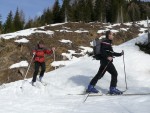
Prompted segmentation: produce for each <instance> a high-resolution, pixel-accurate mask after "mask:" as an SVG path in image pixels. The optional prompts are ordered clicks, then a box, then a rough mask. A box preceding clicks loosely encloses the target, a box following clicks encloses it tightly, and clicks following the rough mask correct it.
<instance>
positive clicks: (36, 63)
mask: <svg viewBox="0 0 150 113" xmlns="http://www.w3.org/2000/svg"><path fill="white" fill-rule="evenodd" d="M40 67H41V72H40V77H43V76H44V72H45V62H42V63H40V62H34V74H33V79H32V82H36V78H37V75H38V72H39V68H40Z"/></svg>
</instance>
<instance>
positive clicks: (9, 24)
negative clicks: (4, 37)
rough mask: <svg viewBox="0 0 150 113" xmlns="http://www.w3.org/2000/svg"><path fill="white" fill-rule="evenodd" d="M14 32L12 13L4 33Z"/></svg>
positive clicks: (5, 25) (5, 24) (9, 15)
mask: <svg viewBox="0 0 150 113" xmlns="http://www.w3.org/2000/svg"><path fill="white" fill-rule="evenodd" d="M13 31H14V26H13V13H12V11H10V12H9V14H8V16H7V20H6V22H5V23H4V33H10V32H13Z"/></svg>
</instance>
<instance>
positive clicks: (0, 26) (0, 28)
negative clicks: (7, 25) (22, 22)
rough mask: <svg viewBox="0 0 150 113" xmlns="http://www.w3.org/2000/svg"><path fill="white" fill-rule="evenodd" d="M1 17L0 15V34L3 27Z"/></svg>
mask: <svg viewBox="0 0 150 113" xmlns="http://www.w3.org/2000/svg"><path fill="white" fill-rule="evenodd" d="M1 19H2V16H1V15H0V34H1V33H2V31H3V30H2V28H3V26H2V21H1Z"/></svg>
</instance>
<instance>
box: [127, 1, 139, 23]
mask: <svg viewBox="0 0 150 113" xmlns="http://www.w3.org/2000/svg"><path fill="white" fill-rule="evenodd" d="M128 14H129V16H130V19H131V21H133V22H134V21H139V20H140V8H139V6H138V5H137V4H136V3H135V2H130V4H129V5H128Z"/></svg>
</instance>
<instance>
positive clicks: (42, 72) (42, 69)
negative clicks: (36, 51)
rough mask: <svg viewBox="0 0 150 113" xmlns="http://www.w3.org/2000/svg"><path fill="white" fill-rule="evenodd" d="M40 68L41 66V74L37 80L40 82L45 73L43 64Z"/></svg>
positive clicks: (43, 63)
mask: <svg viewBox="0 0 150 113" xmlns="http://www.w3.org/2000/svg"><path fill="white" fill-rule="evenodd" d="M40 66H41V72H40V76H39V78H40V81H41V79H42V77H43V76H44V72H45V62H42V63H41V64H40Z"/></svg>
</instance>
